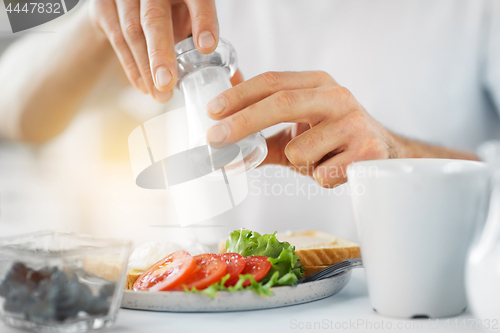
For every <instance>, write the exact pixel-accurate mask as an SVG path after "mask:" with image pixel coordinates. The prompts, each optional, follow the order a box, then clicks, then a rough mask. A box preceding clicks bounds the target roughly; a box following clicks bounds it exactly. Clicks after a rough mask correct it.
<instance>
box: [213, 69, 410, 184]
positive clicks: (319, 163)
mask: <svg viewBox="0 0 500 333" xmlns="http://www.w3.org/2000/svg"><path fill="white" fill-rule="evenodd" d="M207 112H208V114H209V116H210V117H212V118H213V119H220V120H221V121H220V122H219V123H218V124H217V125H214V126H213V127H212V128H211V129H209V131H208V140H209V141H210V142H237V141H239V140H241V139H243V138H245V137H246V136H248V135H250V134H252V133H255V132H258V131H260V130H262V129H265V128H267V127H269V126H272V125H275V124H279V123H281V122H293V123H296V124H295V125H293V126H292V127H291V128H288V129H285V130H283V131H281V132H279V133H278V134H276V135H274V136H272V137H270V138H268V139H267V145H268V149H269V154H268V156H267V158H266V160H265V161H264V164H281V165H285V166H289V167H292V168H293V169H295V170H296V171H299V172H301V173H303V174H309V175H311V176H313V177H314V179H315V180H316V181H317V182H318V183H319V184H320V185H321V186H323V187H329V188H331V187H335V186H337V185H340V184H342V183H344V182H346V174H345V172H346V168H347V166H348V165H349V164H350V163H352V162H355V161H361V160H373V159H385V158H396V157H399V154H400V153H401V152H402V150H400V149H399V148H400V146H401V143H400V139H401V138H399V137H398V136H397V135H395V134H392V133H391V132H389V131H388V130H387V129H385V128H384V127H383V126H382V125H380V124H379V123H377V122H376V121H375V120H374V119H373V118H372V117H371V116H370V115H369V114H368V113H367V112H366V110H365V109H364V108H363V106H361V104H359V103H358V101H356V99H355V98H354V96H353V95H352V94H351V92H350V91H349V90H347V89H346V88H344V87H342V86H340V85H339V84H338V83H337V82H336V81H335V80H334V79H333V78H332V77H331V76H330V75H328V74H327V73H325V72H321V71H315V72H268V73H264V74H262V75H259V76H257V77H254V78H252V79H250V80H248V81H245V82H242V83H240V84H238V85H236V86H234V87H233V88H231V89H229V90H227V91H225V92H223V93H222V94H220V95H219V96H218V97H217V98H215V99H214V100H212V101H211V102H210V103H208V104H207Z"/></svg>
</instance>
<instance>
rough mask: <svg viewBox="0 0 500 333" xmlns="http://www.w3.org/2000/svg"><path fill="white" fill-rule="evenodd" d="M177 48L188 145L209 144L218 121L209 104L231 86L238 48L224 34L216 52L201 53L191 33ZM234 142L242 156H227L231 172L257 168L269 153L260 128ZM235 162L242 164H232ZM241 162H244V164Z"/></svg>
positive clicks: (191, 147)
mask: <svg viewBox="0 0 500 333" xmlns="http://www.w3.org/2000/svg"><path fill="white" fill-rule="evenodd" d="M175 52H176V56H177V64H178V75H179V80H178V83H177V84H178V87H179V89H180V90H181V91H182V93H183V94H184V101H185V104H186V112H187V119H188V128H189V148H190V149H193V148H196V147H201V146H205V145H207V146H208V147H210V146H209V145H208V144H207V130H208V129H209V128H210V127H211V126H213V125H214V124H216V123H217V121H216V120H213V119H210V118H209V117H208V115H207V111H206V105H207V103H208V102H210V101H211V100H212V99H214V98H215V97H217V96H218V95H219V94H220V93H222V92H223V91H225V90H227V89H229V88H231V87H232V85H231V82H230V81H229V79H230V78H231V77H232V75H234V73H235V71H236V68H237V65H236V52H235V51H234V49H233V47H232V46H231V44H229V42H227V41H226V40H224V39H222V38H221V39H220V41H219V44H218V46H217V48H216V50H215V51H214V52H212V53H210V54H201V53H199V52H198V51H197V50H196V48H195V46H194V42H193V38H192V37H190V38H188V39H185V40H183V41H181V42H179V43H178V44H177V45H176V46H175ZM234 144H235V145H237V147H238V148H239V151H240V152H241V155H239V156H240V157H241V159H242V160H241V159H239V160H238V159H235V160H231V161H229V160H227V159H226V161H224V163H223V164H225V171H226V172H228V173H231V172H232V171H233V172H241V171H243V170H249V169H252V168H255V167H256V166H258V165H259V164H260V163H261V162H262V161H263V160H264V158H265V157H266V155H267V145H266V141H265V139H264V137H263V136H262V134H261V133H260V132H258V133H255V134H252V135H250V136H248V137H246V138H244V139H243V140H241V141H238V142H236V143H234ZM233 146H234V145H233ZM210 150H211V152H212V153H213V151H214V148H213V147H210ZM220 153H221V154H223V153H224V152H223V151H221V152H220ZM230 159H232V157H231V158H230ZM222 160H224V158H222ZM232 163H233V164H240V165H239V166H232V165H231V164H232ZM241 163H244V167H242V165H241ZM212 164H213V162H212Z"/></svg>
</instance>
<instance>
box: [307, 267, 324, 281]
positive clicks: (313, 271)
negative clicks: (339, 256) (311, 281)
mask: <svg viewBox="0 0 500 333" xmlns="http://www.w3.org/2000/svg"><path fill="white" fill-rule="evenodd" d="M304 267H305V268H306V270H305V271H304V276H303V278H304V279H305V278H308V277H310V276H311V275H313V274H316V273H318V272H319V271H322V270H324V269H325V268H327V267H328V265H325V266H304Z"/></svg>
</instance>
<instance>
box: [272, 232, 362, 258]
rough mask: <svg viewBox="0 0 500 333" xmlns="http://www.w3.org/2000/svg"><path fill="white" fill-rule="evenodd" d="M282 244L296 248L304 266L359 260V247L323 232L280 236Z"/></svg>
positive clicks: (290, 233)
mask: <svg viewBox="0 0 500 333" xmlns="http://www.w3.org/2000/svg"><path fill="white" fill-rule="evenodd" d="M277 238H278V239H279V240H280V241H281V242H288V243H290V244H291V245H293V246H295V253H296V254H297V255H298V256H299V258H300V263H301V264H302V265H304V266H306V267H307V266H330V265H333V264H335V263H337V262H339V261H342V260H345V259H351V258H359V257H360V256H361V252H360V249H359V245H358V244H357V243H355V242H353V241H350V240H348V239H345V238H341V237H337V236H334V235H331V234H328V233H326V232H323V231H317V230H308V231H296V232H287V233H282V234H278V235H277Z"/></svg>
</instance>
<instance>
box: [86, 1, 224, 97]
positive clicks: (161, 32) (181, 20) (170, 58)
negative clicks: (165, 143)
mask: <svg viewBox="0 0 500 333" xmlns="http://www.w3.org/2000/svg"><path fill="white" fill-rule="evenodd" d="M214 1H215V0H91V3H90V19H91V21H92V22H93V24H94V25H95V26H96V27H98V28H99V29H100V30H102V31H103V32H104V33H105V34H106V36H107V38H108V39H109V41H110V43H111V45H112V46H113V49H114V50H115V52H116V54H117V56H118V59H119V60H120V63H121V65H122V67H123V69H124V70H125V73H126V74H127V77H128V79H129V80H130V82H131V83H132V85H134V86H135V87H136V88H137V89H139V91H141V92H143V93H145V94H147V93H149V94H151V96H153V97H154V98H155V99H156V100H157V101H158V102H162V103H164V102H166V101H168V100H169V99H170V98H171V97H172V89H173V88H174V87H175V84H176V82H177V61H176V57H175V51H174V46H175V43H177V42H179V41H181V40H183V39H185V38H187V37H188V36H189V34H191V33H192V34H193V39H194V41H195V45H196V48H197V49H198V51H199V52H201V53H204V54H208V53H211V52H213V51H214V50H215V48H216V47H217V43H218V41H219V24H218V21H217V13H216V10H215V2H214Z"/></svg>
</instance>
